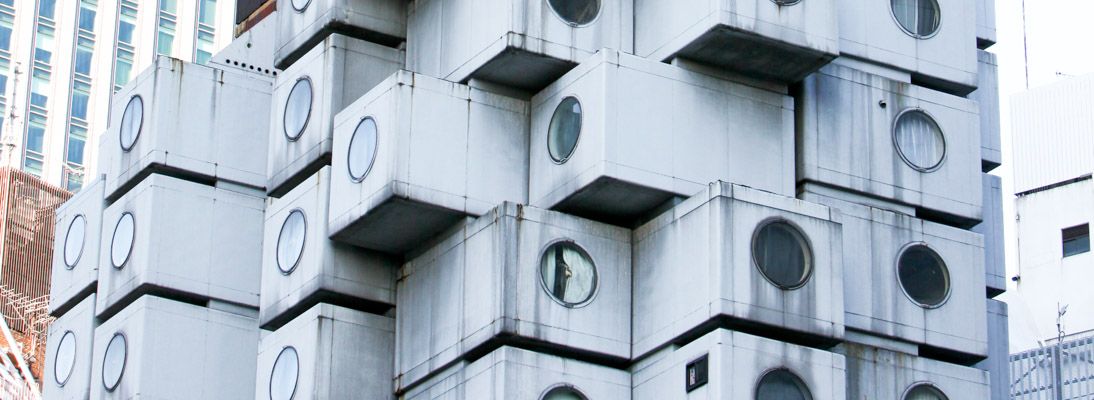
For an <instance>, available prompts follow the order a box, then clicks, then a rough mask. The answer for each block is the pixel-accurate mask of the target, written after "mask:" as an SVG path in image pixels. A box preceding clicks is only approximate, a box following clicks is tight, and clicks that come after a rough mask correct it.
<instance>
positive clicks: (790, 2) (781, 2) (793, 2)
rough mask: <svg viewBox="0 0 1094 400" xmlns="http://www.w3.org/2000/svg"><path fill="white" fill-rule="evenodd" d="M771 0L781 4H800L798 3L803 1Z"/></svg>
mask: <svg viewBox="0 0 1094 400" xmlns="http://www.w3.org/2000/svg"><path fill="white" fill-rule="evenodd" d="M771 1H774V2H775V4H778V5H780V6H792V5H795V4H798V3H801V2H802V0H771Z"/></svg>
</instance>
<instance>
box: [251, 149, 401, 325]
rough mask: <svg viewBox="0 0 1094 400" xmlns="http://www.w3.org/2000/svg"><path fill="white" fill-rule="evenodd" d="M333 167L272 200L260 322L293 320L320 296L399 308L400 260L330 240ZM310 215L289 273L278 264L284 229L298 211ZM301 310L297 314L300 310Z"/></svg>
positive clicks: (266, 231)
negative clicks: (396, 301) (329, 213)
mask: <svg viewBox="0 0 1094 400" xmlns="http://www.w3.org/2000/svg"><path fill="white" fill-rule="evenodd" d="M330 178H331V170H330V167H323V169H321V170H319V172H317V173H316V174H315V175H312V177H311V178H308V179H307V180H305V181H303V182H301V183H300V185H299V186H297V187H296V188H294V189H293V190H291V191H289V192H288V193H287V194H285V196H283V197H281V198H280V199H275V198H269V199H268V200H267V202H266V204H267V205H266V224H265V228H264V234H263V243H265V245H264V247H263V250H262V292H261V296H260V307H259V321H260V322H261V323H262V325H263V326H266V325H267V324H269V323H271V322H273V321H274V320H277V321H283V320H285V319H286V318H292V317H293V315H291V314H293V313H294V312H300V311H303V310H297V309H298V308H299V307H301V306H304V302H306V301H311V300H313V299H316V298H327V299H328V301H330V300H334V299H332V298H331V297H334V296H338V297H340V296H347V297H348V298H353V299H355V300H357V301H360V302H359V303H357V304H361V305H364V304H365V303H374V304H373V306H374V308H375V307H377V306H380V305H381V304H383V305H387V306H389V307H393V306H394V305H395V275H396V272H397V270H398V268H399V260H398V259H395V258H393V257H390V256H386V255H383V254H377V253H374V252H368V251H364V250H361V249H357V248H353V247H351V246H348V245H346V244H342V243H336V242H334V241H332V240H330V239H329V238H328V237H327V216H328V213H327V210H328V204H329V200H330ZM296 210H299V211H300V212H302V213H303V214H304V220H305V224H306V228H305V232H304V247H303V250H302V251H301V253H299V254H300V258H299V262H298V263H297V264H296V265H295V267H290V266H284V268H286V269H290V268H291V269H290V271H291V272H290V273H288V274H286V273H285V272H284V271H283V270H282V269H281V267H279V266H278V261H277V252H278V246H279V241H278V240H279V238H280V237H281V230H282V226H284V224H285V220H286V218H287V217H288V216H289V215H290V213H292V212H293V211H296ZM294 310H295V311H294Z"/></svg>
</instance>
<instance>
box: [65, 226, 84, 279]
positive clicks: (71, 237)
mask: <svg viewBox="0 0 1094 400" xmlns="http://www.w3.org/2000/svg"><path fill="white" fill-rule="evenodd" d="M86 233H87V218H84V216H83V215H77V216H76V217H75V218H73V219H72V222H69V223H68V231H66V232H65V247H64V250H62V251H63V252H64V256H65V268H68V269H72V268H75V267H76V263H78V262H80V256H81V255H83V253H84V236H85V235H86Z"/></svg>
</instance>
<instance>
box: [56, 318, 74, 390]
mask: <svg viewBox="0 0 1094 400" xmlns="http://www.w3.org/2000/svg"><path fill="white" fill-rule="evenodd" d="M75 366H76V334H75V333H72V331H67V332H65V334H64V335H63V336H61V341H60V342H58V343H57V353H56V354H54V355H53V379H54V380H56V381H57V385H58V386H64V385H65V382H68V377H69V376H71V375H72V368H73V367H75Z"/></svg>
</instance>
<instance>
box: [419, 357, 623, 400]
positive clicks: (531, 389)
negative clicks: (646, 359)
mask: <svg viewBox="0 0 1094 400" xmlns="http://www.w3.org/2000/svg"><path fill="white" fill-rule="evenodd" d="M630 384H631V375H630V374H629V373H627V371H622V370H617V369H613V368H607V367H601V366H598V365H594V364H588V363H583V362H580V361H573V360H569V359H566V358H562V357H557V356H552V355H548V354H542V353H535V352H531V351H528V350H521V349H517V348H513V347H507V346H506V347H501V348H499V349H497V350H494V351H492V352H490V353H489V354H487V355H485V356H483V357H482V358H480V359H478V360H476V361H474V362H463V363H460V364H458V365H457V366H455V367H453V368H451V369H449V370H448V371H445V372H444V373H443V374H440V375H437V376H436V377H434V378H432V379H430V380H428V381H426V382H425V383H423V384H421V385H419V386H418V387H417V388H414V389H412V390H410V391H409V392H407V393H406V395H405V396H403V397H402V398H404V399H407V400H460V399H476V400H510V399H540V398H543V395H545V394H546V393H547V392H548V391H550V390H551V389H553V388H556V387H559V386H570V387H572V388H574V389H576V390H577V391H578V392H579V393H581V394H583V395H585V396H586V398H589V399H626V398H629V397H630V391H631V389H630Z"/></svg>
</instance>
